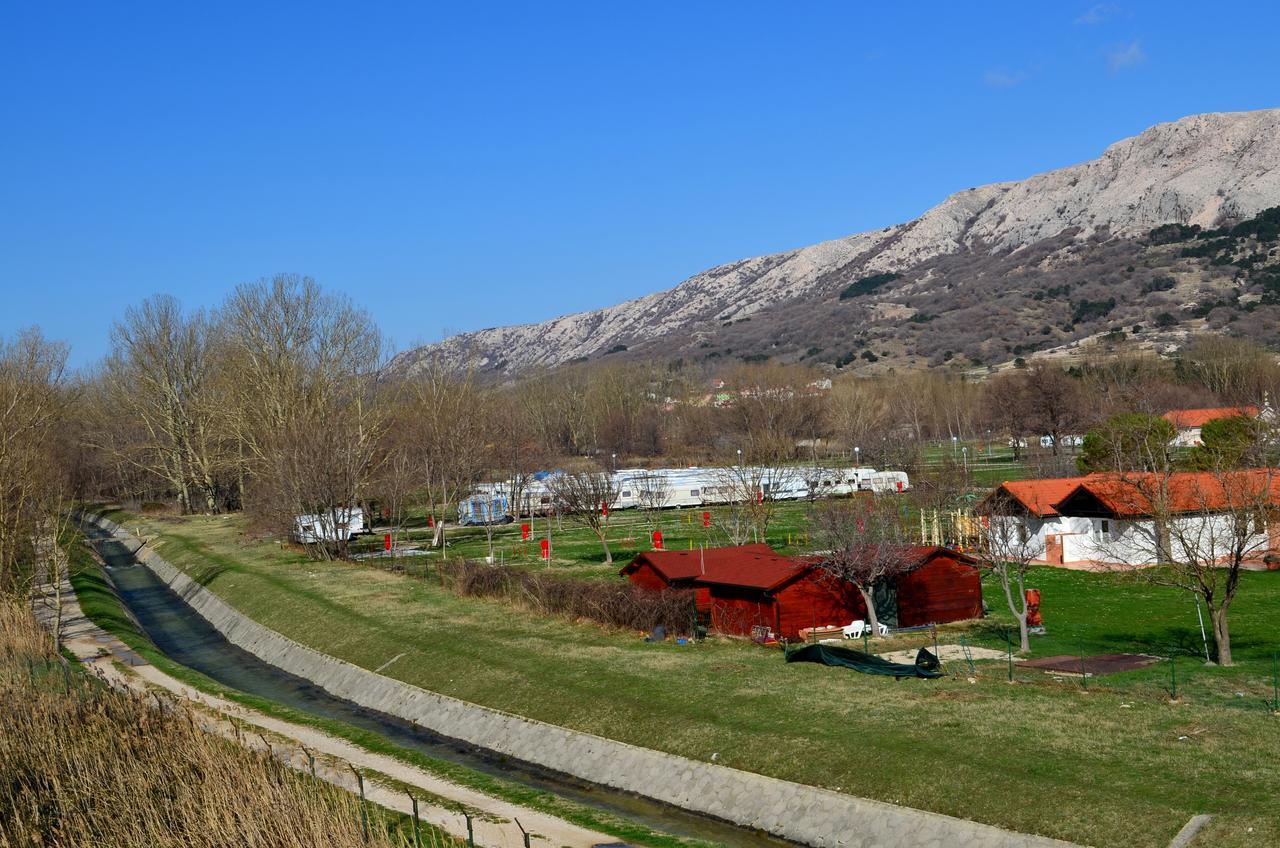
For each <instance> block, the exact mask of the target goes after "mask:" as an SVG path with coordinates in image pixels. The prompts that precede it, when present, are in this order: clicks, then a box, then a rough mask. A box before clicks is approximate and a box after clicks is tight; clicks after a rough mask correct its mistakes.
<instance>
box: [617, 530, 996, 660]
mask: <svg viewBox="0 0 1280 848" xmlns="http://www.w3.org/2000/svg"><path fill="white" fill-rule="evenodd" d="M912 555H913V557H914V558H915V560H916V564H915V566H914V567H913V568H912V569H911V570H910V571H908V572H907V573H906V574H903V575H901V576H900V577H899V578H898V579H896V580H895V581H893V584H892V585H890V586H885V587H882V589H883V590H882V591H880V592H877V601H876V608H877V611H878V612H879V611H881V609H882V602H883V605H884V606H883V612H884V613H885V614H884V617H883V618H882V619H881V620H884V621H886V623H888V624H890V626H900V627H911V626H916V625H921V624H931V623H939V624H940V623H943V622H946V621H958V620H961V619H966V618H974V617H977V616H980V615H982V586H981V575H980V574H979V572H978V568H977V563H976V561H975V560H973V559H972V558H970V557H968V556H966V555H964V554H961V553H958V552H956V551H953V550H950V549H948V548H942V547H920V548H913V549H912ZM821 562H822V557H821V556H818V555H813V556H800V557H788V556H783V555H781V554H779V553H777V552H776V551H774V550H773V549H772V548H770V547H769V546H768V545H763V544H759V545H739V546H736V547H725V548H705V549H701V550H693V551H647V552H645V553H642V554H639V555H638V556H637V557H636V558H635V559H633V560H632V561H631V562H629V563H628V564H627V565H626V566H624V567H623V568H622V574H623V575H624V576H625V577H627V578H628V579H630V580H631V581H632V582H633V583H636V584H638V585H641V586H646V587H648V588H651V589H667V588H672V589H681V588H683V589H691V590H693V592H694V602H695V605H696V607H697V610H698V613H699V615H700V616H702V617H703V618H704V620H706V621H708V623H709V625H710V627H711V629H713V630H715V631H717V632H719V633H728V634H733V635H739V636H750V635H752V630H753V628H757V627H761V628H765V629H766V630H768V631H769V632H771V633H773V634H775V635H776V636H779V637H782V638H790V639H794V638H796V637H797V636H798V635H799V632H800V630H801V629H802V628H806V627H814V626H817V627H823V626H843V625H846V624H849V623H850V622H852V621H854V620H855V619H859V618H863V619H865V618H866V605H865V604H864V602H863V600H862V595H861V593H859V592H858V590H857V589H856V588H855V587H854V586H853V585H852V584H849V583H846V582H844V581H842V580H838V579H836V578H834V577H832V576H831V575H829V574H828V573H827V572H826V571H823V570H822V569H821V568H819V565H820V564H821Z"/></svg>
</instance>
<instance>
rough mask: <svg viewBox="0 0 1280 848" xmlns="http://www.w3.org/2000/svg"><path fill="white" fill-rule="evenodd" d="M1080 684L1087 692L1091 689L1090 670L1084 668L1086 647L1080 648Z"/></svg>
mask: <svg viewBox="0 0 1280 848" xmlns="http://www.w3.org/2000/svg"><path fill="white" fill-rule="evenodd" d="M1080 685H1081V686H1083V687H1084V690H1085V691H1086V692H1088V691H1089V672H1087V671H1085V668H1084V648H1081V649H1080Z"/></svg>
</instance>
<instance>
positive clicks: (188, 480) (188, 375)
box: [96, 295, 227, 512]
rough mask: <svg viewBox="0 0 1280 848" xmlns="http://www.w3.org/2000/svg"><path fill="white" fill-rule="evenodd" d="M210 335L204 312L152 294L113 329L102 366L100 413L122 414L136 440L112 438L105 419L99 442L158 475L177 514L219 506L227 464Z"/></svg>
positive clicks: (117, 432) (212, 331)
mask: <svg viewBox="0 0 1280 848" xmlns="http://www.w3.org/2000/svg"><path fill="white" fill-rule="evenodd" d="M215 333H216V329H215V328H214V327H213V326H212V325H211V324H210V322H209V321H208V319H207V318H206V317H205V316H204V314H202V313H199V312H197V313H194V314H192V315H184V314H183V311H182V306H181V305H180V304H179V303H178V301H177V300H176V299H175V298H173V297H170V296H169V295H156V296H155V297H152V298H148V299H147V300H145V301H143V302H142V303H141V304H140V305H139V306H136V307H129V308H128V309H126V310H125V314H124V318H123V319H122V320H121V321H118V322H117V323H116V324H115V325H114V326H113V327H112V331H111V340H112V351H111V355H110V356H109V357H108V358H107V360H106V364H105V367H104V370H103V377H104V383H105V386H106V388H107V397H106V398H105V400H106V401H107V403H108V406H107V407H106V408H104V409H102V410H100V413H101V415H104V416H106V417H107V418H108V419H110V420H114V419H115V418H116V417H117V416H121V415H123V416H125V417H127V418H128V419H129V420H130V421H132V422H134V423H135V424H137V425H138V429H137V430H136V431H135V432H136V433H137V435H138V436H139V438H136V439H127V438H126V439H119V438H114V437H118V436H120V435H121V434H122V431H121V430H120V429H119V428H118V427H115V426H112V425H111V423H110V421H108V423H107V424H106V426H103V427H100V428H99V429H98V432H97V434H96V437H97V439H98V445H99V447H101V448H102V449H104V450H107V451H111V452H113V453H114V454H115V455H116V456H118V457H120V458H121V459H123V460H124V461H125V462H128V463H131V464H133V465H135V466H137V467H138V468H140V469H141V470H143V471H144V472H146V473H150V474H153V475H155V476H156V477H158V478H159V479H161V480H164V481H165V482H166V483H167V484H168V485H169V486H170V488H171V489H172V491H173V492H174V493H175V494H176V495H177V497H178V506H179V508H180V509H181V510H182V511H183V512H193V511H196V510H203V511H206V512H215V511H217V509H218V506H219V495H220V476H221V475H222V473H223V472H224V471H225V470H227V467H226V466H227V463H226V460H225V457H224V450H225V448H226V445H225V444H224V442H223V441H222V439H221V438H220V436H219V432H218V428H217V423H216V422H217V418H218V415H219V413H220V411H221V409H222V406H221V400H220V399H219V398H217V397H216V396H215V394H214V391H213V388H214V380H213V378H212V371H213V369H214V366H215V363H214V356H213V348H214V346H215V341H214V339H213V336H214V335H215Z"/></svg>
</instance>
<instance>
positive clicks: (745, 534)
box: [714, 462, 804, 545]
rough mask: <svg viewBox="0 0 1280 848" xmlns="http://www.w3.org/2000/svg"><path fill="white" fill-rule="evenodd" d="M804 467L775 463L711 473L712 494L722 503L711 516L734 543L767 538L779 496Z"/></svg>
mask: <svg viewBox="0 0 1280 848" xmlns="http://www.w3.org/2000/svg"><path fill="white" fill-rule="evenodd" d="M803 471H804V469H802V468H800V467H797V466H792V465H786V464H783V463H780V462H777V463H759V464H751V465H747V464H739V465H730V466H725V467H722V468H720V469H718V471H717V472H716V474H715V480H716V494H717V495H718V499H722V500H724V501H725V502H726V508H725V509H723V510H720V511H719V513H718V515H717V516H716V518H715V519H714V520H715V522H716V524H717V525H718V526H719V527H720V529H721V530H722V531H723V532H724V533H725V534H726V535H727V536H728V537H729V540H730V541H731V542H732V543H733V544H735V545H742V544H746V542H747V541H748V540H749V539H750V538H751V537H752V536H754V538H755V541H757V542H764V541H766V540H767V538H768V532H769V525H770V524H772V523H773V519H774V516H775V515H776V514H777V511H778V504H779V501H780V499H781V498H782V497H783V496H784V495H785V494H786V493H788V492H789V491H790V490H791V489H793V488H794V487H795V485H796V484H797V483H798V482H799V481H800V479H801V478H802V477H803V476H804V475H803Z"/></svg>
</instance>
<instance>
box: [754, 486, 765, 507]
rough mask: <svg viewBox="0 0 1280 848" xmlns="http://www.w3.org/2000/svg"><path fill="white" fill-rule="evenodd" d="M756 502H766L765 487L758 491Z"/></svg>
mask: <svg viewBox="0 0 1280 848" xmlns="http://www.w3.org/2000/svg"><path fill="white" fill-rule="evenodd" d="M756 503H758V504H762V503H764V489H759V490H758V491H756Z"/></svg>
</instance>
